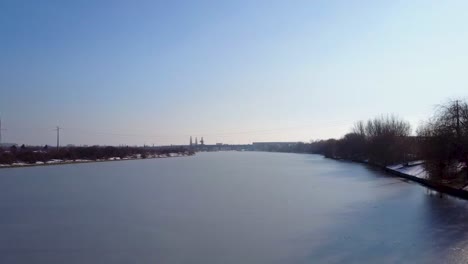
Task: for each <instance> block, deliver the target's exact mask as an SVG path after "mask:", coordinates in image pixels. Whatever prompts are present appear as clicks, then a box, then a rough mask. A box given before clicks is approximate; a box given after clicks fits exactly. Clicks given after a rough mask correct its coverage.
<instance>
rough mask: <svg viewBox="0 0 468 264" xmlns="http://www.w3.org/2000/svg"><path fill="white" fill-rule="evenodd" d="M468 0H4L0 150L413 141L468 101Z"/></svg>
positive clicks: (1, 16)
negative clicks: (390, 127) (430, 121)
mask: <svg viewBox="0 0 468 264" xmlns="http://www.w3.org/2000/svg"><path fill="white" fill-rule="evenodd" d="M467 8H468V2H466V1H455V0H453V1H431V0H428V1H423V0H414V1H367V0H366V1H344V0H343V1H306V0H299V1H276V0H273V1H246V0H241V1H203V0H202V1H125V0H121V1H84V2H83V1H79V2H70V1H48V0H45V1H32V0H25V1H10V0H7V1H2V2H1V3H0V34H1V35H2V41H1V42H0V58H1V59H0V114H1V116H2V128H4V129H7V130H4V131H3V132H2V142H13V143H18V144H23V143H24V144H33V145H43V144H48V145H52V146H53V145H54V144H55V140H56V132H55V131H54V129H55V128H56V127H57V126H60V127H61V128H63V129H62V130H61V131H60V140H61V144H62V145H67V144H76V145H84V144H86V145H93V144H100V145H143V144H146V145H152V144H156V145H169V144H188V140H189V137H190V136H193V137H194V138H195V137H198V139H200V138H201V137H203V138H204V140H206V144H215V143H219V142H222V143H227V144H244V143H252V142H259V141H272V142H279V141H287V142H295V141H310V140H314V139H327V138H338V137H341V136H342V135H344V134H345V133H346V132H348V131H349V130H350V128H351V126H352V125H353V123H354V122H355V121H358V120H366V119H368V118H373V117H375V116H379V115H381V114H396V115H398V116H400V117H402V118H404V119H406V120H408V121H410V122H411V124H412V126H413V130H415V129H416V127H417V126H418V124H419V122H421V121H424V120H426V119H427V118H428V117H429V116H430V115H431V114H432V113H433V110H434V107H435V105H437V104H439V103H443V102H445V101H447V100H448V99H450V98H460V97H461V98H466V96H467V94H468V93H467V91H468V90H467V88H468V77H467V76H466V73H465V69H466V68H468V60H467V58H468V51H467V49H466V47H467V46H468V31H467V30H466V28H465V27H466V25H467V24H468V17H467V16H466V15H465V10H467Z"/></svg>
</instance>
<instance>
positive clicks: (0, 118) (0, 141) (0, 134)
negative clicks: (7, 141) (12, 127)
mask: <svg viewBox="0 0 468 264" xmlns="http://www.w3.org/2000/svg"><path fill="white" fill-rule="evenodd" d="M2 131H6V129H4V128H3V127H2V116H1V115H0V148H2V143H3V141H2Z"/></svg>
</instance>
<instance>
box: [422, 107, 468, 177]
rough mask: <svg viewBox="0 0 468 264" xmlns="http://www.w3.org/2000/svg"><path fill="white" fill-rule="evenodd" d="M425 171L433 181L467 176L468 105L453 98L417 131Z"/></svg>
mask: <svg viewBox="0 0 468 264" xmlns="http://www.w3.org/2000/svg"><path fill="white" fill-rule="evenodd" d="M417 134H418V136H419V137H420V138H421V155H422V158H423V159H424V160H425V161H426V162H425V167H426V170H427V171H428V172H429V173H430V175H431V176H432V177H434V178H435V180H443V179H455V178H458V179H461V180H466V179H467V177H466V176H467V173H466V172H467V170H466V167H467V161H468V104H467V103H466V101H463V100H453V101H449V102H447V103H446V104H443V105H440V106H438V108H437V111H436V112H435V114H434V115H433V116H432V118H431V119H430V120H429V121H428V122H426V123H425V124H423V125H421V126H420V127H419V128H418V131H417Z"/></svg>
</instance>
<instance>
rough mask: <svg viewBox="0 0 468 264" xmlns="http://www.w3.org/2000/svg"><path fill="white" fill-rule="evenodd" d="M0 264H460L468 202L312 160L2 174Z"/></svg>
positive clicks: (255, 156)
mask: <svg viewBox="0 0 468 264" xmlns="http://www.w3.org/2000/svg"><path fill="white" fill-rule="evenodd" d="M0 212H1V213H0V234H1V236H0V263H15V264H16V263H41V264H42V263H44V264H50V263H80V264H81V263H99V264H101V263H132V264H133V263H168V264H172V263H174V264H175V263H204V264H205V263H213V264H215V263H216V264H219V263H223V264H228V263H232V264H238V263H243V264H250V263H251V264H262V263H278V264H280V263H293V264H294V263H300V264H302V263H402V262H404V263H466V262H468V236H467V235H468V202H467V201H462V200H458V199H455V198H450V197H446V196H445V197H442V198H441V197H440V196H439V195H437V194H434V193H431V192H429V191H428V190H427V189H425V188H424V187H421V186H419V185H417V184H414V183H408V182H404V181H402V180H400V179H398V178H392V177H388V176H386V175H385V174H383V173H381V172H379V171H375V170H373V169H369V168H367V167H365V166H363V165H361V164H354V163H348V162H338V161H334V160H328V159H324V158H322V157H320V156H316V155H305V154H304V155H302V154H280V153H261V152H218V153H197V155H196V156H193V157H183V158H170V159H152V160H137V161H120V162H106V163H92V164H91V163H89V164H76V165H65V166H49V167H32V168H15V169H2V170H0Z"/></svg>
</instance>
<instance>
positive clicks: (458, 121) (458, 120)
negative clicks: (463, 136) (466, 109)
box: [455, 100, 460, 140]
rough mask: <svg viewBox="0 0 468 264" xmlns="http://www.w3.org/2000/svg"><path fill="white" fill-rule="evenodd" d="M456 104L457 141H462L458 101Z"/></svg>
mask: <svg viewBox="0 0 468 264" xmlns="http://www.w3.org/2000/svg"><path fill="white" fill-rule="evenodd" d="M455 104H456V110H455V111H456V114H455V115H456V116H455V118H456V119H457V140H460V110H459V106H458V100H456V101H455Z"/></svg>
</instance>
